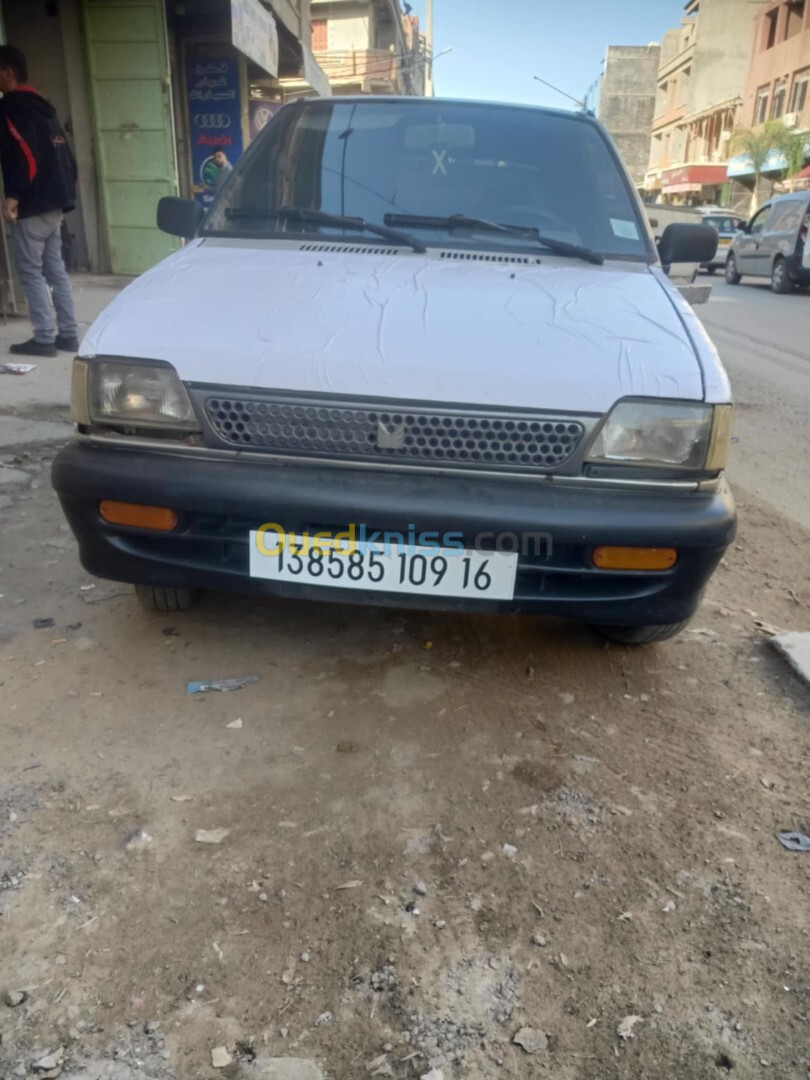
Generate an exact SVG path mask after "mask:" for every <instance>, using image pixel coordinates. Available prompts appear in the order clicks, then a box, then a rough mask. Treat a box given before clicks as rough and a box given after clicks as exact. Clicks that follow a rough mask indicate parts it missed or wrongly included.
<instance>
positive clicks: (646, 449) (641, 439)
mask: <svg viewBox="0 0 810 1080" xmlns="http://www.w3.org/2000/svg"><path fill="white" fill-rule="evenodd" d="M730 436H731V406H730V405H704V404H701V403H699V402H690V401H683V402H680V401H669V402H667V401H620V402H619V403H618V404H617V405H615V406H614V407H613V409H612V411H611V412H610V414H609V415H608V418H607V420H606V421H605V423H604V424H603V425H602V428H601V430H600V431H599V434H598V435H597V437H596V439H595V440H594V443H593V446H592V447H591V449H590V452H589V454H588V460H589V461H593V462H611V463H614V464H617V465H618V464H621V465H633V466H651V467H653V468H659V469H660V468H662V467H667V466H669V467H672V468H676V469H694V470H700V471H711V472H716V471H718V470H720V469H723V468H724V467H725V464H726V458H727V457H728V445H729V442H730Z"/></svg>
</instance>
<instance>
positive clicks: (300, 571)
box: [250, 532, 518, 600]
mask: <svg viewBox="0 0 810 1080" xmlns="http://www.w3.org/2000/svg"><path fill="white" fill-rule="evenodd" d="M292 539H293V545H294V550H293V546H291V545H290V537H289V535H288V536H287V538H286V541H285V542H284V543H280V542H279V537H278V534H277V533H272V532H271V533H267V534H264V535H263V537H262V539H261V544H259V543H258V541H259V533H258V532H251V533H250V576H251V577H255V578H267V579H268V580H271V581H289V582H298V583H299V584H301V585H323V586H325V587H327V588H330V589H363V590H366V591H372V592H391V593H424V594H426V595H430V596H465V597H474V598H476V599H479V600H511V599H512V597H513V596H514V593H515V574H516V573H517V559H518V557H517V555H516V554H510V553H507V552H497V551H474V550H467V549H461V548H439V547H418V546H415V545H408V544H399V543H397V542H389V543H387V544H386V545H385V547H383V546H382V545H380V547H379V548H375V547H374V546H373V545H371V544H369V545H366V546H365V548H363V547H362V546H361V545H360V544H358V545H356V548H355V550H354V551H352V552H351V553H347V552H345V551H344V553H343V554H340V553H339V550H338V549H336V548H335V547H333V546H328V541H326V542H322V543H321V545H320V547H318V548H316V547H315V546H314V545H313V544H312V543H311V541H310V542H309V543H308V542H307V541H306V540H305V539H304V538H303V537H301V536H295V537H294V538H292Z"/></svg>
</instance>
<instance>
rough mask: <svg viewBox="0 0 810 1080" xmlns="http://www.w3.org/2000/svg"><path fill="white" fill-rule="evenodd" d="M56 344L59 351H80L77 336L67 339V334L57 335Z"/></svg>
mask: <svg viewBox="0 0 810 1080" xmlns="http://www.w3.org/2000/svg"><path fill="white" fill-rule="evenodd" d="M54 344H55V345H56V347H57V349H61V350H62V352H78V351H79V339H78V338H77V337H75V336H74V337H67V336H66V335H65V334H57V335H56V341H55V342H54Z"/></svg>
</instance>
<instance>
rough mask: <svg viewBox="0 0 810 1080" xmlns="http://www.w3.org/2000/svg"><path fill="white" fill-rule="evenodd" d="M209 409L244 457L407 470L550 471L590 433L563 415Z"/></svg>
mask: <svg viewBox="0 0 810 1080" xmlns="http://www.w3.org/2000/svg"><path fill="white" fill-rule="evenodd" d="M203 408H204V410H205V415H206V418H207V420H208V422H209V424H210V425H211V428H212V430H213V432H214V433H215V434H216V435H217V436H218V437H219V438H220V439H221V440H223V441H224V442H226V443H227V444H229V445H230V446H234V447H238V448H239V449H251V450H259V451H262V450H264V451H267V452H271V453H277V454H285V455H290V456H298V457H310V456H318V457H329V458H332V459H334V458H339V459H342V460H347V461H364V462H369V461H373V462H378V463H379V462H381V461H385V460H391V461H392V462H393V461H396V462H401V463H403V464H408V465H434V466H435V465H448V464H452V465H453V466H454V467H459V466H460V467H475V468H479V469H480V468H487V469H493V470H510V471H511V470H519V471H547V470H549V469H554V468H557V467H558V466H560V465H562V464H564V463H565V462H566V461H567V460H568V459H569V458H570V457H571V455H572V454H573V453H574V452H575V451H576V449H577V447H578V446H579V444H580V442H581V441H582V437H583V435H584V431H585V428H584V425H583V424H582V423H581V422H580V421H578V420H572V419H570V418H568V417H561V416H559V415H556V416H555V415H538V414H536V413H517V412H503V413H498V412H490V411H484V410H482V411H477V410H474V409H473V410H470V409H463V410H462V409H458V410H456V409H451V408H447V409H437V408H429V407H428V408H425V407H419V408H417V407H414V406H413V404H412V403H407V404H406V403H402V404H397V403H391V402H385V403H384V405H382V406H381V405H380V404H379V403H375V404H374V405H373V406H372V404H371V403H362V402H350V403H347V402H345V401H328V400H323V399H319V400H318V401H317V402H313V401H312V400H311V399H310V400H301V399H297V400H295V399H287V398H281V397H277V398H269V397H263V396H262V397H258V396H257V397H250V398H248V397H245V396H239V397H236V396H234V397H225V396H205V397H204V398H203Z"/></svg>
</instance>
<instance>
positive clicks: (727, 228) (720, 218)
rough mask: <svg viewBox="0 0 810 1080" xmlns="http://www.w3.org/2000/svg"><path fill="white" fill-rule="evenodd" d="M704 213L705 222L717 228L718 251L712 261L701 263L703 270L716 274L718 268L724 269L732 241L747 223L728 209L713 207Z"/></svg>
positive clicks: (703, 211)
mask: <svg viewBox="0 0 810 1080" xmlns="http://www.w3.org/2000/svg"><path fill="white" fill-rule="evenodd" d="M701 212H702V214H703V224H704V225H712V226H713V227H714V228H715V229H717V235H718V240H717V253H716V255H715V256H714V258H713V259H712V261H711V262H707V263H701V264H700V268H701V270H707V271H708V272H709V273H710V274H714V273H715V272H716V271H717V270H722V269H723V267H724V266H725V265H726V256H727V255H728V252H729V249H730V248H731V241H732V240H733V239H734V237H735V236H736V235H737V233H738V232H739V231H740V229H742V228H743V226H744V225H745V219H744V218H741V217H739V216H738V215H737V214H732V213H729V211H727V210H719V209H716V208H714V207H713V208H711V210H709V209H706V210H702V211H701Z"/></svg>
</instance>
